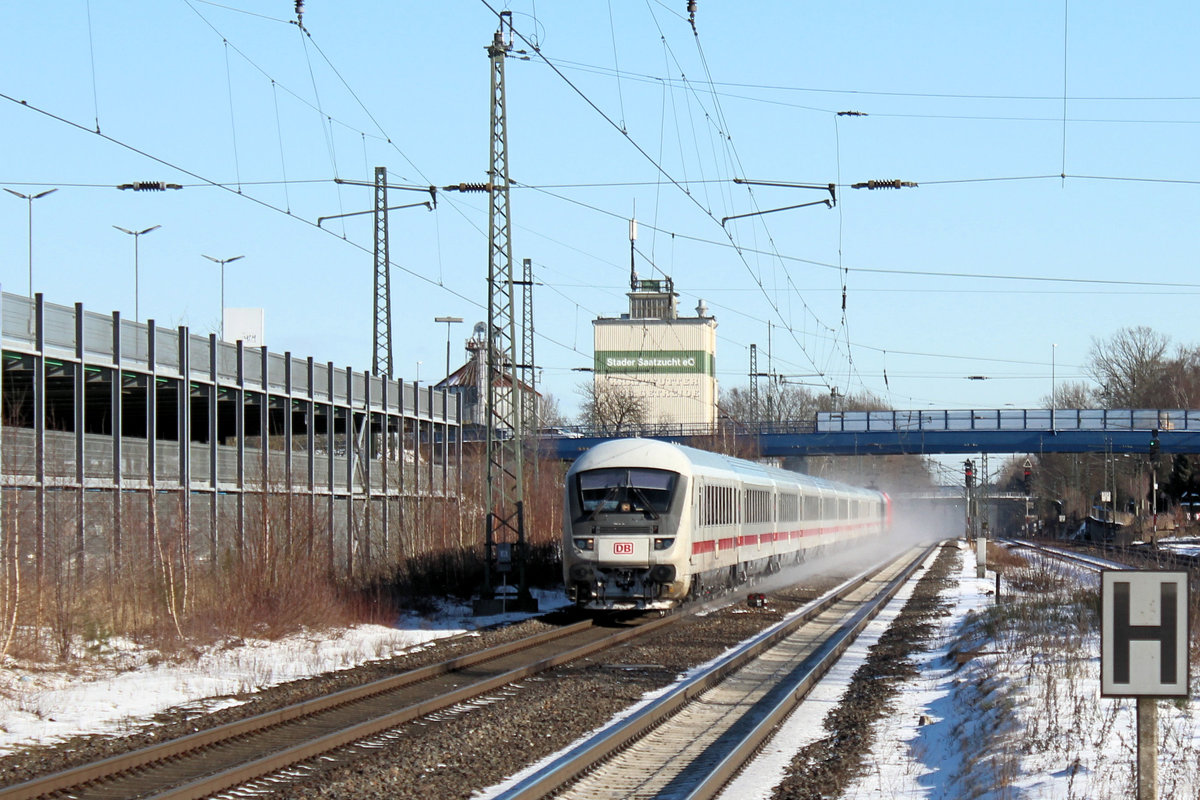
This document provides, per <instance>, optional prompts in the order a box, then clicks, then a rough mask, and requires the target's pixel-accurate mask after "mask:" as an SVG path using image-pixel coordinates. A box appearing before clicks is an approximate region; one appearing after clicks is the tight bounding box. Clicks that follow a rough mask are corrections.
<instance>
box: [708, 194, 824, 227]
mask: <svg viewBox="0 0 1200 800" xmlns="http://www.w3.org/2000/svg"><path fill="white" fill-rule="evenodd" d="M821 188H824V187H821ZM821 205H823V206H826V207H828V208H833V201H832V200H814V201H813V202H811V203H798V204H796V205H794V206H784V207H783V208H769V209H767V210H766V211H751V212H749V213H748V214H734V215H733V216H731V217H721V227H722V228H724V227H725V223H726V222H728V221H729V220H731V219H741V218H742V217H760V216H762V215H763V214H774V213H775V212H776V211H791V210H792V209H793V208H807V207H808V206H821Z"/></svg>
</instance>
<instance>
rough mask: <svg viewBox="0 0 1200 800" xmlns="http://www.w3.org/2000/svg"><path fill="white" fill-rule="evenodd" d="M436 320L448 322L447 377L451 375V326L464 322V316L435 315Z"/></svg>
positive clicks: (434, 319)
mask: <svg viewBox="0 0 1200 800" xmlns="http://www.w3.org/2000/svg"><path fill="white" fill-rule="evenodd" d="M433 321H434V322H444V323H446V377H447V378H449V377H450V326H451V325H453V324H454V323H456V322H462V321H463V320H462V317H434V318H433Z"/></svg>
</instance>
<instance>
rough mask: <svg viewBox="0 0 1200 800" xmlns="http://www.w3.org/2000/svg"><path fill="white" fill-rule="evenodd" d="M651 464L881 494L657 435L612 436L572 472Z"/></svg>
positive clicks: (578, 461)
mask: <svg viewBox="0 0 1200 800" xmlns="http://www.w3.org/2000/svg"><path fill="white" fill-rule="evenodd" d="M631 462H632V463H635V464H637V465H639V466H650V463H649V462H653V465H654V466H656V467H658V468H661V469H669V470H672V471H674V472H682V473H691V472H694V471H697V468H698V469H699V471H702V472H705V473H707V474H710V475H711V474H716V473H725V475H726V476H727V477H729V478H745V477H748V476H757V477H761V478H764V479H767V480H780V481H786V482H788V483H797V482H799V483H802V484H805V485H808V486H813V487H816V488H824V489H836V490H839V491H843V492H847V491H849V492H861V493H863V494H881V493H880V492H879V491H878V490H876V489H865V488H863V487H860V486H852V485H850V484H846V483H839V482H837V481H830V480H826V479H824V478H818V477H816V476H813V475H808V474H805V473H803V472H794V471H792V470H786V469H780V468H778V467H771V466H767V465H766V464H759V463H757V462H755V461H747V460H746V459H743V458H735V457H733V456H728V455H725V454H723V453H714V452H712V451H710V450H700V449H699V448H695V447H688V446H687V445H682V444H675V443H673V442H664V441H660V440H658V439H640V438H636V437H634V438H628V439H610V440H609V441H607V442H601V443H600V444H598V445H596V446H595V447H593V448H591V449H590V450H587V451H586V452H584V453H583V454H582V455H580V456H579V457H578V458H577V459H575V463H573V464H572V465H571V468H570V472H572V473H573V472H578V471H579V470H585V469H603V468H604V467H617V466H630V465H631Z"/></svg>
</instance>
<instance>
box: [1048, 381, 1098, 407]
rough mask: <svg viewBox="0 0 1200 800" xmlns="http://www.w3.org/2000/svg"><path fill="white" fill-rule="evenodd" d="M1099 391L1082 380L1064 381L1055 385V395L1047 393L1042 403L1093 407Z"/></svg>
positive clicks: (1054, 405)
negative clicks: (1051, 395)
mask: <svg viewBox="0 0 1200 800" xmlns="http://www.w3.org/2000/svg"><path fill="white" fill-rule="evenodd" d="M1098 399H1100V398H1098V397H1097V392H1096V391H1095V390H1093V389H1092V387H1090V386H1088V385H1087V384H1086V383H1084V382H1082V381H1063V382H1062V383H1060V384H1058V385H1057V386H1055V387H1054V397H1050V395H1046V396H1044V397H1043V398H1042V404H1043V405H1045V406H1046V407H1047V408H1049V407H1051V406H1053V407H1054V408H1092V407H1093V405H1094V404H1095V403H1096V401H1097V400H1098Z"/></svg>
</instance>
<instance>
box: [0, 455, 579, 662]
mask: <svg viewBox="0 0 1200 800" xmlns="http://www.w3.org/2000/svg"><path fill="white" fill-rule="evenodd" d="M462 468H463V472H464V483H463V486H464V497H462V498H458V499H457V501H453V502H446V501H434V500H426V501H423V503H422V504H420V505H418V506H415V507H413V506H409V507H405V508H404V509H403V510H402V512H401V515H400V520H399V522H398V523H395V524H396V527H397V528H398V530H396V531H395V532H394V533H393V536H394V539H393V543H392V545H391V547H390V548H389V549H388V550H387V551H386V552H381V550H382V548H380V550H377V551H375V552H370V551H365V552H360V553H359V554H358V558H359V564H358V566H357V567H356V570H355V574H354V575H353V576H350V575H348V574H346V572H345V560H346V553H345V552H344V550H345V543H344V540H342V541H341V542H339V543H337V544H336V545H335V547H334V552H331V551H330V542H329V541H328V540H327V537H326V536H325V535H324V534H323V533H322V534H320V535H318V536H317V537H315V538H312V537H311V534H310V531H312V530H314V529H315V530H317V531H324V530H325V529H326V527H327V518H326V517H325V516H323V515H324V514H326V513H327V512H326V511H324V510H318V512H317V515H316V516H315V517H313V518H312V519H310V518H309V517H308V516H306V515H304V513H305V510H306V509H305V507H306V506H307V503H306V502H303V501H302V502H296V501H295V500H292V499H289V497H288V496H287V494H286V493H284V492H272V491H268V492H266V493H265V494H262V493H259V494H253V493H248V494H247V500H246V514H245V527H244V530H245V534H244V536H245V538H244V541H243V542H240V543H235V542H233V541H232V540H231V539H230V537H229V534H228V531H231V530H234V529H236V526H235V525H234V523H233V521H232V520H226V519H221V520H220V521H219V527H220V528H221V530H222V534H223V535H224V536H225V537H226V538H225V539H224V540H223V541H224V542H225V544H224V546H223V547H222V549H220V550H219V551H218V553H217V554H216V558H215V560H214V559H213V558H211V557H210V556H209V555H208V554H207V553H198V552H197V550H196V549H195V548H197V547H199V546H200V545H201V544H203V542H202V541H200V539H202V538H203V537H197V535H196V533H195V532H191V533H188V532H186V531H184V530H181V529H180V527H181V524H182V523H181V520H182V519H183V514H182V513H181V511H180V508H179V507H178V505H177V502H178V501H174V500H171V499H166V500H162V499H160V500H158V501H156V502H155V503H151V504H149V511H148V510H147V500H148V495H145V494H129V495H127V496H126V497H124V499H123V500H122V503H123V513H122V523H123V524H122V529H121V530H120V531H114V530H112V529H111V527H112V516H111V514H110V515H108V516H105V515H104V514H96V513H92V514H89V517H88V525H89V528H91V529H90V530H89V532H88V536H89V537H90V540H91V541H92V542H93V543H98V544H103V545H105V547H104V552H103V554H101V555H96V554H95V553H94V552H90V553H89V554H88V555H87V558H86V560H84V559H81V558H80V557H79V549H78V547H77V544H76V541H75V538H74V537H75V532H74V531H75V528H76V519H77V510H76V507H75V499H74V496H73V495H70V494H68V493H61V494H57V495H56V496H55V497H53V498H51V499H50V500H49V501H48V502H47V521H48V523H50V524H48V525H47V526H46V527H47V535H46V538H45V541H44V542H37V543H35V541H34V538H33V536H32V535H31V533H30V532H31V531H33V530H35V529H36V526H35V525H34V516H33V512H32V509H33V507H34V505H33V504H34V495H33V493H32V492H27V491H22V490H17V489H12V488H8V489H7V490H6V491H5V492H4V493H3V494H2V495H0V504H2V507H0V524H2V525H3V527H2V528H0V659H3V658H11V659H19V660H21V661H24V662H28V663H43V664H46V663H58V664H68V663H70V662H72V661H74V660H78V659H86V658H88V657H89V656H90V655H91V654H93V653H96V652H99V651H100V650H102V649H103V648H104V643H105V642H106V641H108V640H110V639H115V638H123V639H128V640H132V641H134V642H136V643H138V644H139V645H142V646H144V647H152V648H155V649H158V650H160V651H161V652H162V653H164V654H165V655H166V656H167V657H175V655H177V654H178V655H183V654H186V653H187V652H188V651H189V650H191V649H192V648H194V647H196V646H199V645H202V644H206V643H209V642H213V641H219V640H220V639H222V638H225V637H230V636H233V637H238V636H255V637H263V638H276V637H279V636H283V635H286V634H288V633H291V632H293V631H296V630H298V629H300V628H323V627H330V626H341V625H348V624H352V623H358V622H383V623H386V622H389V621H391V619H393V618H394V615H395V611H396V608H397V607H398V606H399V605H400V604H402V603H405V602H407V603H408V604H410V605H411V604H420V603H421V602H425V603H428V599H429V598H430V597H435V596H436V597H442V596H446V595H458V596H460V597H464V598H465V597H469V596H470V594H471V593H472V592H473V591H475V590H477V587H478V586H479V585H480V583H481V582H482V574H483V564H482V549H483V548H482V540H483V530H484V514H483V508H482V505H483V504H482V502H481V499H480V495H481V493H482V492H481V490H482V487H481V485H480V482H479V481H478V480H477V478H478V477H479V476H480V475H481V474H482V473H481V469H480V468H481V465H480V464H478V463H476V462H475V461H468V463H465V464H463V465H462ZM564 471H565V466H564V465H562V464H561V463H559V462H557V461H548V462H542V463H540V464H537V465H536V468H533V465H532V464H531V465H530V466H527V468H526V475H527V476H528V488H527V492H526V505H525V508H526V513H525V519H526V529H527V542H528V545H529V546H528V551H527V552H528V554H529V567H528V570H527V575H528V578H529V580H530V582H531V583H533V584H534V585H538V584H541V585H547V584H554V583H557V582H558V581H560V580H561V567H560V562H559V553H558V541H559V536H560V533H559V530H560V526H561V515H562V495H561V487H562V476H563V472H564ZM172 503H175V505H172ZM318 508H320V506H318ZM355 514H356V518H355V523H354V524H355V531H354V534H353V535H354V536H355V537H356V539H357V538H358V537H360V536H362V535H363V532H362V531H361V530H358V528H359V527H360V526H361V524H362V523H361V520H360V518H359V516H358V515H359V511H358V510H357V509H356V510H355ZM301 515H304V516H301ZM362 519H365V517H363V518H362ZM106 526H107V527H106ZM93 549H94V548H93ZM118 553H119V555H118ZM367 553H369V555H370V559H371V560H369V561H368V560H366V559H367Z"/></svg>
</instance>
